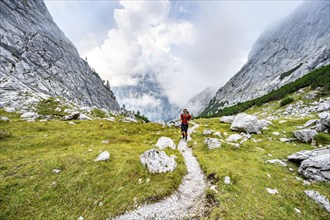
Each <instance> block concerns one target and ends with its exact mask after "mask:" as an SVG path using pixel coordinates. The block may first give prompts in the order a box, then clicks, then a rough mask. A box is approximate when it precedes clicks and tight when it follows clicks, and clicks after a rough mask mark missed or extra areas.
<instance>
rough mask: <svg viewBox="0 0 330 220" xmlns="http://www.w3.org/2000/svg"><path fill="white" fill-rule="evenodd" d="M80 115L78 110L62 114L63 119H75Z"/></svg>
mask: <svg viewBox="0 0 330 220" xmlns="http://www.w3.org/2000/svg"><path fill="white" fill-rule="evenodd" d="M79 116H80V112H78V111H75V112H72V113H70V114H69V115H66V116H64V120H77V119H78V118H79Z"/></svg>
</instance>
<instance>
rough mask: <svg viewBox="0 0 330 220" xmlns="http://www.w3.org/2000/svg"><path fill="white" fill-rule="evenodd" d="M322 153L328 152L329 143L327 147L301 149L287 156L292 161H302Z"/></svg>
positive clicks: (329, 148)
mask: <svg viewBox="0 0 330 220" xmlns="http://www.w3.org/2000/svg"><path fill="white" fill-rule="evenodd" d="M324 154H330V145H329V146H328V147H324V148H320V149H315V150H302V151H299V152H297V153H294V154H292V155H290V156H288V157H287V158H288V159H289V160H293V161H303V160H307V159H309V158H312V157H316V156H320V155H324Z"/></svg>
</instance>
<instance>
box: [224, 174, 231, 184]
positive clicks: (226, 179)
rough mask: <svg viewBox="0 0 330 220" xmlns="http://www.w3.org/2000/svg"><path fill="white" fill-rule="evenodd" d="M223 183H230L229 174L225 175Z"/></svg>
mask: <svg viewBox="0 0 330 220" xmlns="http://www.w3.org/2000/svg"><path fill="white" fill-rule="evenodd" d="M224 183H225V184H226V185H229V184H230V177H229V176H225V180H224Z"/></svg>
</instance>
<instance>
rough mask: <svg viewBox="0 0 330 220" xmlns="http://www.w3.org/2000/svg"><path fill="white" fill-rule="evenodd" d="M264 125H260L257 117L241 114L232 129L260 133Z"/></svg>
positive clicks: (236, 118)
mask: <svg viewBox="0 0 330 220" xmlns="http://www.w3.org/2000/svg"><path fill="white" fill-rule="evenodd" d="M263 125H264V124H263V123H259V120H258V118H257V117H256V116H254V115H248V114H246V113H241V114H238V115H237V116H236V117H235V119H234V121H233V123H232V124H231V127H230V129H231V130H233V131H243V132H247V133H259V132H260V131H262V128H263V127H264V126H263Z"/></svg>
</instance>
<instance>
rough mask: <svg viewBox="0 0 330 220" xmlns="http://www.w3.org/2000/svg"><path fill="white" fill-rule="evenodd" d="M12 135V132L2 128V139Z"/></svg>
mask: <svg viewBox="0 0 330 220" xmlns="http://www.w3.org/2000/svg"><path fill="white" fill-rule="evenodd" d="M10 136H11V133H8V132H6V131H4V130H1V131H0V140H3V139H6V138H9V137H10Z"/></svg>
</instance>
